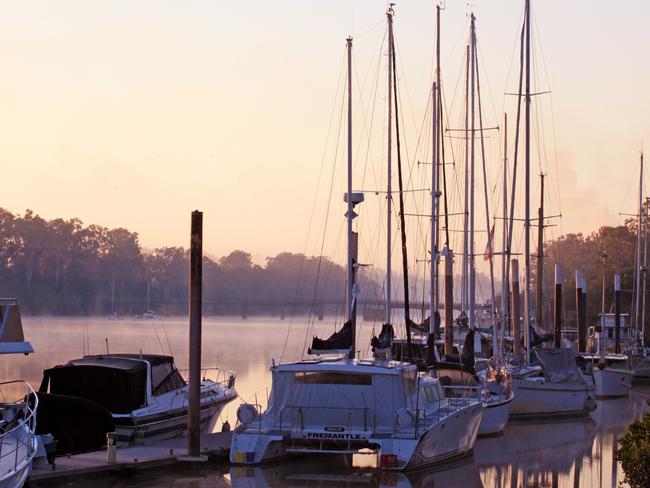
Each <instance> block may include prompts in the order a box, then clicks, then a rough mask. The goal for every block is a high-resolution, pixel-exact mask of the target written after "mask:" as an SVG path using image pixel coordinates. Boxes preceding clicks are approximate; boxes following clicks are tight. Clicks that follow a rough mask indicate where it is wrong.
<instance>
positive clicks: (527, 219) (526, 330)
mask: <svg viewBox="0 0 650 488" xmlns="http://www.w3.org/2000/svg"><path fill="white" fill-rule="evenodd" d="M525 16H526V97H525V102H526V158H525V159H526V161H525V162H526V164H525V166H526V196H525V200H526V213H525V217H524V234H525V252H524V267H525V276H526V278H525V283H524V337H525V345H526V363H527V364H530V0H526V12H525Z"/></svg>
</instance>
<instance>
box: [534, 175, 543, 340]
mask: <svg viewBox="0 0 650 488" xmlns="http://www.w3.org/2000/svg"><path fill="white" fill-rule="evenodd" d="M539 177H540V182H541V191H540V194H539V210H538V214H537V215H538V219H539V225H538V227H537V290H536V291H537V300H536V302H537V306H536V307H535V312H536V314H537V319H536V322H537V327H540V330H543V328H541V327H542V325H543V317H544V307H543V306H542V299H543V296H542V294H543V290H542V285H543V281H544V276H543V273H544V174H543V173H542V174H540V175H539Z"/></svg>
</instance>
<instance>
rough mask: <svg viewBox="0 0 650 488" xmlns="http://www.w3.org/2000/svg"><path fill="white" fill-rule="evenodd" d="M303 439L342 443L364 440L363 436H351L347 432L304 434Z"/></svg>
mask: <svg viewBox="0 0 650 488" xmlns="http://www.w3.org/2000/svg"><path fill="white" fill-rule="evenodd" d="M303 437H304V438H305V439H334V440H343V441H354V440H363V439H366V436H365V435H363V434H352V433H349V432H305V433H304V434H303Z"/></svg>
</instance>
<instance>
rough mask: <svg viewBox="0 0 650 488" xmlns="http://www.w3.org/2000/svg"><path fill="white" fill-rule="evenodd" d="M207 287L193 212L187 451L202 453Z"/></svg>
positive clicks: (198, 218) (198, 217) (198, 216)
mask: <svg viewBox="0 0 650 488" xmlns="http://www.w3.org/2000/svg"><path fill="white" fill-rule="evenodd" d="M202 288H203V212H199V211H198V210H195V211H194V212H192V229H191V235H190V388H189V395H188V396H189V414H188V417H187V454H188V456H189V457H192V458H198V457H199V455H200V452H201V312H202V292H203V290H202Z"/></svg>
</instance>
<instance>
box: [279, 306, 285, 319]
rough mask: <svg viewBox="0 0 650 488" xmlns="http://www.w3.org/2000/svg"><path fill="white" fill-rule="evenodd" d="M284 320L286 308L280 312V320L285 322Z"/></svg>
mask: <svg viewBox="0 0 650 488" xmlns="http://www.w3.org/2000/svg"><path fill="white" fill-rule="evenodd" d="M284 318H285V311H284V307H282V309H281V310H280V320H284Z"/></svg>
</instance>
